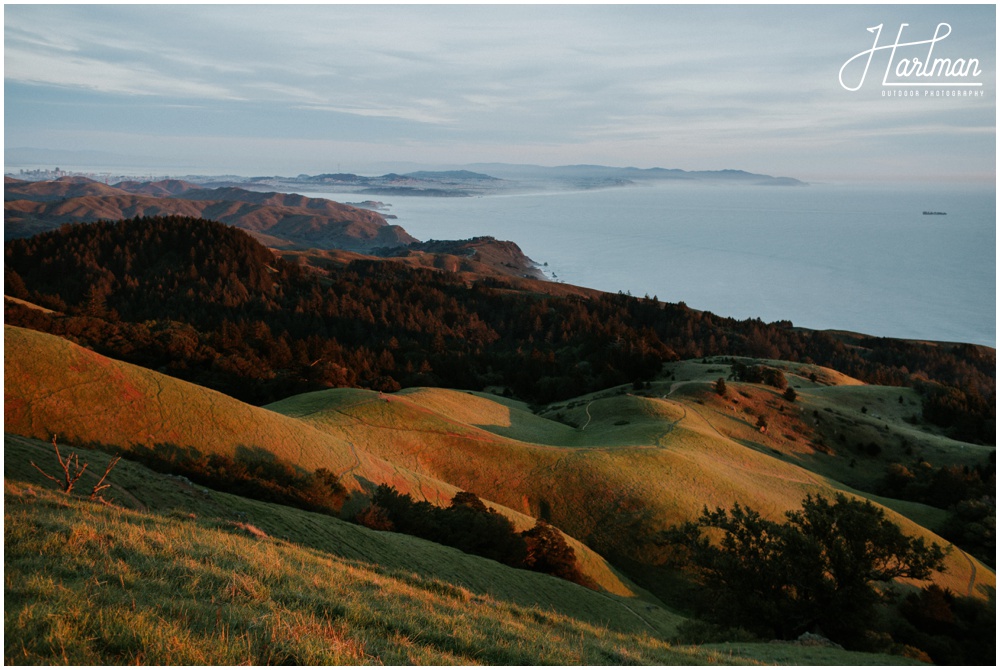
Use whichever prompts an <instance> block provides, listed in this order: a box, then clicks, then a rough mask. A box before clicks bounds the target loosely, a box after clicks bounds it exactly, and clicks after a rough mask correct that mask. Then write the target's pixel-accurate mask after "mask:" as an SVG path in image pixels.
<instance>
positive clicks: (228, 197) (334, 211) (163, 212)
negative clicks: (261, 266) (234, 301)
mask: <svg viewBox="0 0 1000 670" xmlns="http://www.w3.org/2000/svg"><path fill="white" fill-rule="evenodd" d="M169 215H179V216H192V217H199V218H205V219H208V220H211V221H219V222H221V223H226V224H229V225H232V226H235V227H237V228H242V229H244V230H246V231H248V232H250V233H251V234H252V235H254V236H255V237H257V238H258V239H259V240H260V241H262V242H264V243H265V244H267V245H269V246H272V247H275V248H284V249H289V248H327V249H329V248H336V249H346V250H349V251H369V250H371V249H374V248H384V247H397V246H405V245H407V244H410V243H412V242H416V241H417V240H416V238H414V237H412V236H411V235H410V234H409V233H407V232H406V231H405V230H403V229H402V228H401V227H400V226H396V225H390V224H388V223H387V222H386V220H385V218H384V217H382V216H381V215H380V214H378V213H376V212H373V211H371V210H367V209H361V208H357V207H351V206H349V205H344V204H341V203H338V202H333V201H332V200H325V199H322V198H308V197H306V196H302V195H297V194H291V193H277V192H265V193H261V192H257V191H248V190H245V189H241V188H233V187H224V188H215V189H208V188H204V187H202V186H199V185H197V184H192V183H190V182H185V181H181V180H164V181H159V182H121V183H119V184H115V185H114V186H110V185H107V184H102V183H100V182H96V181H93V180H90V179H86V178H83V177H63V178H61V179H57V180H54V181H39V182H26V181H20V180H13V179H7V180H5V184H4V238H5V239H12V238H17V237H29V236H31V235H34V234H37V233H39V232H43V231H45V230H52V229H54V228H58V227H59V226H61V225H63V224H65V223H92V222H94V221H98V220H111V221H114V220H120V219H126V218H132V217H141V216H169Z"/></svg>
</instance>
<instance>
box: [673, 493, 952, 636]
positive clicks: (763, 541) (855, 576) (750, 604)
mask: <svg viewBox="0 0 1000 670" xmlns="http://www.w3.org/2000/svg"><path fill="white" fill-rule="evenodd" d="M785 518H786V520H785V522H784V523H778V522H775V521H771V520H768V519H765V518H763V517H762V516H761V515H760V514H759V513H757V512H756V511H754V510H751V509H750V508H747V507H743V506H741V505H740V504H738V503H737V504H735V505H734V506H733V508H732V509H731V510H724V509H722V508H721V507H720V508H717V509H716V510H715V511H714V512H710V511H709V510H708V508H705V510H704V511H703V512H702V514H701V516H700V517H699V518H698V519H697V521H695V522H689V523H687V524H684V525H683V526H680V527H674V528H672V529H671V530H670V531H668V533H667V539H668V541H669V542H670V543H671V544H673V545H674V546H675V548H678V549H680V550H681V553H682V557H683V558H684V559H685V560H686V561H687V562H689V565H690V567H691V568H692V569H693V570H694V572H695V574H696V575H697V576H698V578H699V579H700V580H701V581H702V583H703V584H704V586H705V587H706V588H707V591H708V593H707V596H708V600H707V603H708V605H707V607H706V608H705V612H704V614H705V615H706V616H707V618H709V619H712V620H714V621H716V622H717V623H721V624H724V625H730V626H739V627H743V628H746V629H748V630H753V631H755V632H757V633H759V634H762V635H777V636H779V637H782V638H786V639H789V638H792V637H796V636H798V635H800V634H801V633H803V632H805V631H810V630H817V629H818V630H821V631H822V632H823V634H824V635H826V636H827V637H830V638H831V639H834V640H836V641H838V642H840V643H841V644H846V645H854V646H857V645H858V644H859V643H860V641H861V639H862V638H863V634H864V632H865V631H866V630H869V629H870V628H871V626H872V623H873V621H874V619H875V606H876V605H877V604H878V603H879V602H880V601H881V600H882V598H883V596H884V589H885V585H886V583H888V582H890V581H892V580H894V579H897V578H902V577H906V578H912V579H918V580H923V579H927V578H928V577H929V576H930V573H931V571H932V570H939V569H941V568H942V565H943V563H942V561H943V558H944V552H943V551H942V549H941V547H939V546H938V545H937V544H931V545H930V546H928V545H927V544H926V543H925V542H924V540H923V539H922V538H920V539H915V538H911V537H907V536H906V535H904V534H903V532H902V531H901V530H900V528H899V526H897V525H896V524H894V523H892V522H891V521H889V520H888V519H887V518H886V517H885V513H884V512H883V511H882V509H880V508H878V507H875V506H874V505H873V504H871V503H870V502H868V501H859V500H855V499H851V498H848V497H847V496H845V495H843V494H837V496H836V499H835V502H833V503H830V502H829V501H828V500H827V499H825V498H823V497H818V496H817V497H813V496H811V495H810V496H807V497H806V499H805V500H804V501H803V502H802V509H801V510H798V511H793V512H787V513H786V514H785ZM709 529H715V530H714V531H710V532H711V533H714V534H715V536H716V537H718V535H719V533H720V532H721V538H720V539H719V540H718V541H717V542H712V541H711V540H710V539H709V537H708V536H707V535H705V534H703V531H706V530H709Z"/></svg>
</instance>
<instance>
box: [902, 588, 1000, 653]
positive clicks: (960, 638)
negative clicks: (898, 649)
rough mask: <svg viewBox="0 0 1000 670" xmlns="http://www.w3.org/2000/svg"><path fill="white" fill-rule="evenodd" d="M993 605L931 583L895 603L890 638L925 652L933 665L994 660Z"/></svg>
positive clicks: (994, 629) (994, 630)
mask: <svg viewBox="0 0 1000 670" xmlns="http://www.w3.org/2000/svg"><path fill="white" fill-rule="evenodd" d="M995 607H996V605H995V603H992V604H988V603H984V602H983V601H981V600H977V599H975V598H970V597H961V596H957V595H955V594H954V593H952V592H951V591H949V590H946V589H942V588H941V587H939V586H937V585H935V584H931V585H930V586H926V587H924V588H923V589H921V590H920V591H919V592H918V593H911V594H909V595H907V596H906V598H905V599H904V600H903V601H902V602H901V603H900V604H899V607H898V612H899V616H898V617H896V619H895V620H894V621H893V622H892V625H891V635H892V638H893V640H896V641H897V642H898V643H900V644H904V645H906V646H908V647H911V648H916V649H919V650H921V651H922V652H924V653H926V654H927V658H924V659H922V660H926V661H931V662H933V663H934V664H936V665H964V666H970V665H984V666H992V665H995V664H996V609H995Z"/></svg>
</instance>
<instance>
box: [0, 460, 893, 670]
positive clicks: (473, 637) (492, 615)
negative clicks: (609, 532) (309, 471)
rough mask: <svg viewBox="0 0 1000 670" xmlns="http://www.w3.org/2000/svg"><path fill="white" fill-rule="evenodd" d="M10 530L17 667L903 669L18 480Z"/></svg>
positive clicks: (8, 620) (7, 562) (7, 566)
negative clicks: (637, 624)
mask: <svg viewBox="0 0 1000 670" xmlns="http://www.w3.org/2000/svg"><path fill="white" fill-rule="evenodd" d="M157 477H161V478H162V476H157ZM227 502H233V501H231V500H229V501H227ZM333 523H335V524H338V523H340V522H336V521H334V522H333ZM4 525H5V535H4V550H5V551H4V661H5V663H10V664H17V665H27V664H50V663H56V664H61V665H120V664H133V663H138V664H143V665H240V664H250V665H272V664H275V665H278V664H308V665H333V664H338V665H362V664H389V665H404V664H422V665H448V664H463V665H471V664H491V665H542V664H561V665H619V664H637V663H642V664H655V665H702V664H741V665H743V664H756V663H760V662H761V661H763V662H765V663H767V662H771V663H773V662H780V663H786V664H798V665H804V664H818V665H865V664H890V663H891V664H898V663H900V662H903V661H904V660H905V659H899V658H897V657H884V656H872V655H867V654H859V653H851V652H844V651H840V650H834V649H823V650H822V651H818V650H816V649H814V648H809V647H799V646H796V645H793V644H782V645H757V646H755V645H744V646H742V647H733V646H719V645H713V646H706V647H674V646H671V645H669V644H667V643H666V642H664V641H662V639H659V638H658V637H656V636H653V635H651V634H648V633H644V632H629V631H622V630H613V629H610V628H608V627H606V626H603V625H599V624H595V623H588V622H586V621H582V620H580V619H576V618H573V617H570V616H566V615H565V614H560V613H556V612H554V611H551V610H547V609H544V608H540V607H531V606H524V605H521V604H518V603H515V602H511V601H509V600H505V599H503V598H498V597H494V596H490V595H484V594H482V593H478V592H476V591H475V590H473V589H470V588H466V587H463V586H457V585H455V584H454V583H450V582H449V581H443V580H440V579H435V578H428V577H426V576H423V575H420V574H417V573H414V572H410V571H408V570H406V569H405V568H404V569H397V568H393V567H387V566H385V565H380V564H375V563H372V562H369V561H366V560H356V559H355V560H352V559H347V558H344V557H342V556H340V555H336V554H332V553H328V552H326V551H322V550H317V549H314V548H310V547H307V546H302V545H300V544H297V543H295V542H290V541H288V540H285V539H279V538H276V537H273V536H272V535H270V534H269V533H266V532H264V531H262V530H261V529H260V528H259V527H257V526H256V525H250V524H246V523H242V522H241V523H235V524H234V523H231V522H226V521H223V520H219V519H212V518H206V517H201V516H197V515H193V514H187V513H181V512H175V513H173V514H171V515H164V514H159V513H155V512H152V511H149V512H142V511H134V510H129V509H124V508H121V507H108V506H103V505H100V504H97V503H89V502H86V501H83V500H81V499H79V498H75V497H67V496H64V495H62V494H60V493H56V492H52V491H48V490H46V489H42V488H41V487H38V486H35V485H29V484H27V483H25V482H23V481H19V480H17V479H9V478H5V482H4ZM355 531H356V532H358V533H361V534H364V529H355ZM372 535H373V536H376V535H378V536H379V537H378V539H379V540H385V538H386V537H391V535H392V534H375V533H372ZM415 544H420V543H419V541H417V542H416V543H415ZM469 558H470V559H471V560H474V561H478V562H480V563H483V564H488V563H491V562H490V561H483V560H482V559H473V558H472V557H469ZM497 567H498V568H503V566H497ZM484 569H487V570H488V569H489V568H488V567H486V566H484ZM546 579H550V580H551V581H554V582H558V581H559V580H555V579H552V578H546ZM505 581H506V580H505ZM566 587H567V588H571V587H572V588H579V587H574V585H572V584H566ZM580 590H581V591H586V589H580ZM588 593H591V592H588ZM591 597H597V596H596V594H592V596H591ZM758 658H759V659H760V660H758Z"/></svg>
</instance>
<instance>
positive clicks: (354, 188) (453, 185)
mask: <svg viewBox="0 0 1000 670" xmlns="http://www.w3.org/2000/svg"><path fill="white" fill-rule="evenodd" d="M6 176H8V177H13V178H16V179H20V180H25V181H40V180H52V179H56V178H59V177H64V176H86V177H89V178H91V179H94V180H97V181H105V183H114V182H120V181H125V179H126V178H125V176H120V177H111V176H110V175H109V174H107V173H101V172H85V173H81V172H69V171H63V170H60V169H59V168H56V169H55V171H53V170H47V169H46V170H23V169H22V170H20V171H19V172H16V173H15V172H8V173H7V175H6ZM162 179H164V178H153V177H152V176H150V177H148V178H147V179H145V181H150V182H153V181H157V180H162ZM180 179H181V180H182V181H184V182H187V183H192V184H197V185H199V186H202V187H208V188H220V187H226V186H236V187H240V188H245V189H250V190H277V191H307V192H308V191H328V192H333V191H339V192H343V193H358V194H362V195H380V196H386V195H388V196H400V195H402V196H423V197H432V198H456V197H474V196H483V195H495V194H500V193H532V192H544V191H551V190H559V191H565V190H572V191H586V190H592V189H606V188H622V187H629V186H640V185H654V184H662V183H670V182H688V183H690V182H701V183H718V184H740V185H749V186H805V185H806V182H803V181H800V180H798V179H795V178H792V177H774V176H771V175H766V174H756V173H753V172H746V171H745V170H732V169H725V170H693V171H688V170H680V169H666V168H659V167H655V168H635V167H611V166H607V165H563V166H555V167H548V166H541V165H516V164H509V163H479V164H474V165H466V166H461V167H458V168H455V169H440V170H431V169H420V170H414V171H412V172H405V173H397V172H389V173H386V174H381V175H374V176H369V175H360V174H355V173H352V172H335V173H321V174H315V175H309V174H304V173H303V174H299V175H297V176H294V177H288V176H281V175H268V176H253V177H241V176H237V175H185V176H182V177H180ZM365 202H371V203H375V204H374V205H365V204H357V206H358V207H362V208H363V209H372V210H375V211H382V207H384V205H383V203H379V202H378V201H365Z"/></svg>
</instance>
